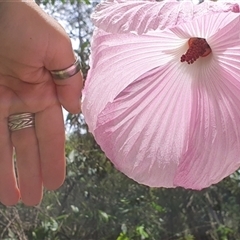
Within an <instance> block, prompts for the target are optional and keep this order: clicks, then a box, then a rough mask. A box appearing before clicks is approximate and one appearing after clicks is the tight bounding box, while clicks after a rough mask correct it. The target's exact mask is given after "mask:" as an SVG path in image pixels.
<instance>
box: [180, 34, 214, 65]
mask: <svg viewBox="0 0 240 240" xmlns="http://www.w3.org/2000/svg"><path fill="white" fill-rule="evenodd" d="M188 46H189V49H188V50H187V52H186V53H185V54H183V55H182V57H181V62H187V63H188V64H192V63H194V62H195V61H196V60H197V59H198V58H199V57H206V56H208V55H209V54H210V53H211V52H212V50H211V48H210V46H209V45H208V43H207V41H206V39H204V38H190V39H189V40H188Z"/></svg>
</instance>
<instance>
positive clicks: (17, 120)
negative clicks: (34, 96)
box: [8, 113, 35, 132]
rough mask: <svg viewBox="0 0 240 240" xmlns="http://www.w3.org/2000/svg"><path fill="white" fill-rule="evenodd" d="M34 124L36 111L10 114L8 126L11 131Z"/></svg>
mask: <svg viewBox="0 0 240 240" xmlns="http://www.w3.org/2000/svg"><path fill="white" fill-rule="evenodd" d="M34 126H35V114H34V113H19V114H13V115H10V116H9V117H8V128H9V130H10V131H11V132H13V131H17V130H21V129H24V128H29V127H34Z"/></svg>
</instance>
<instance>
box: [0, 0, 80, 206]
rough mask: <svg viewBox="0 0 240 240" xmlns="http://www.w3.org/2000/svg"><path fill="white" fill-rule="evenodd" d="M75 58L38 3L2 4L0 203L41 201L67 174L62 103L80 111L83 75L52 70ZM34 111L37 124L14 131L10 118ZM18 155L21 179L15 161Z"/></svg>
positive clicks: (56, 26)
mask: <svg viewBox="0 0 240 240" xmlns="http://www.w3.org/2000/svg"><path fill="white" fill-rule="evenodd" d="M74 62H75V56H74V53H73V50H72V46H71V42H70V39H69V37H68V36H67V34H66V33H65V31H64V30H63V28H62V27H61V26H60V25H59V24H58V23H57V22H56V21H55V20H54V19H53V18H51V17H50V16H48V15H47V14H45V13H44V12H43V11H42V10H41V9H40V8H39V7H38V6H37V4H35V3H34V2H21V1H19V2H16V1H15V2H1V3H0V133H1V135H0V201H1V202H2V203H3V204H5V205H14V204H16V203H17V202H18V201H19V199H20V198H21V200H22V202H23V203H24V204H26V205H36V204H38V203H39V202H40V201H41V198H42V189H43V187H45V188H46V189H48V190H53V189H56V188H58V187H59V186H60V185H61V184H62V183H63V181H64V178H65V153H64V142H65V131H64V121H63V115H62V110H61V105H62V106H63V107H64V108H65V109H67V110H68V111H69V112H71V113H78V112H79V111H80V95H81V89H82V75H81V73H77V74H76V75H74V76H72V77H70V78H68V79H66V80H54V79H53V78H52V75H51V74H50V72H49V70H58V69H65V68H67V67H69V66H70V65H72V64H73V63H74ZM25 112H29V113H35V127H30V128H26V129H21V130H18V131H14V132H10V131H9V129H8V117H9V115H11V114H17V113H25ZM13 147H14V148H15V153H16V166H17V177H16V174H15V170H14V162H13V160H12V156H13Z"/></svg>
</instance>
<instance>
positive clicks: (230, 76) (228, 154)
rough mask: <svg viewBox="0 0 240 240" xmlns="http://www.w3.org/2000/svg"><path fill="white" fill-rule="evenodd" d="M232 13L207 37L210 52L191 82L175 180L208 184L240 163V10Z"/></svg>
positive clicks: (193, 184) (183, 183)
mask: <svg viewBox="0 0 240 240" xmlns="http://www.w3.org/2000/svg"><path fill="white" fill-rule="evenodd" d="M234 18H235V19H232V21H231V22H229V19H230V17H229V16H228V17H227V16H226V18H225V19H224V22H225V24H226V26H225V27H223V28H222V29H221V30H220V31H218V32H217V33H216V34H214V35H213V36H211V37H210V38H209V42H211V46H212V50H213V55H214V56H213V60H212V63H211V64H208V65H207V67H206V68H205V69H204V70H203V71H202V72H201V75H202V76H201V79H202V80H201V81H200V80H199V81H196V82H195V84H194V85H193V98H192V102H193V114H192V119H191V130H190V135H189V146H188V150H187V151H186V153H185V154H184V156H183V158H182V161H181V162H180V165H179V167H178V170H177V175H176V177H175V179H174V183H175V184H176V185H179V186H184V187H187V188H195V189H201V188H203V187H208V186H210V185H211V184H214V183H217V182H219V181H221V180H222V179H223V178H224V177H226V176H228V175H230V174H231V173H233V172H234V171H236V170H237V169H238V168H239V166H240V139H239V138H240V111H239V106H240V66H239V62H240V55H239V52H240V35H239V23H240V17H239V14H237V15H235V14H234ZM203 79H204V80H203Z"/></svg>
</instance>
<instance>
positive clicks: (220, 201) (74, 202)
mask: <svg viewBox="0 0 240 240" xmlns="http://www.w3.org/2000/svg"><path fill="white" fill-rule="evenodd" d="M42 3H43V4H45V5H44V6H45V8H46V10H47V11H48V13H50V14H52V15H53V16H54V17H55V18H57V19H58V20H59V21H60V22H62V23H64V24H65V27H66V30H67V31H68V33H69V35H70V36H71V38H72V39H73V41H74V42H75V50H76V52H77V53H78V54H79V55H80V57H81V59H82V61H83V63H84V64H83V71H84V75H85V76H86V74H87V70H88V56H89V42H90V41H89V39H90V36H91V32H92V26H91V24H90V20H89V15H90V13H91V9H92V7H93V5H92V4H89V2H86V1H85V2H84V1H77V0H75V1H70V3H71V4H70V3H66V4H62V2H55V3H54V5H52V4H49V1H48V2H47V1H42ZM86 3H87V5H86ZM42 6H43V5H42ZM79 9H80V10H79ZM76 43H77V44H76ZM67 128H68V129H69V134H68V139H67V143H66V159H67V178H66V181H65V183H64V185H63V186H62V187H61V188H60V189H59V190H58V191H55V192H48V191H46V192H45V194H44V199H43V202H42V204H41V205H40V206H36V207H26V206H24V205H22V204H19V205H17V206H16V207H4V206H0V214H1V217H0V239H11V240H13V239H19V240H27V239H33V240H48V239H49V240H67V239H71V240H75V239H76V240H77V239H81V240H145V239H146V240H203V239H204V240H237V239H240V215H239V212H240V205H239V202H240V188H239V186H240V174H239V172H236V173H234V174H233V175H232V176H231V177H229V178H226V179H224V180H223V181H222V182H221V183H219V184H217V185H215V186H212V187H210V188H208V189H205V190H202V191H192V190H184V189H182V188H176V189H154V188H149V187H146V186H142V185H139V184H137V183H135V182H133V181H132V180H131V179H128V178H127V177H125V176H124V175H123V174H121V173H120V172H118V171H117V170H116V169H115V168H114V166H113V165H112V164H111V163H110V161H108V159H107V158H106V157H105V155H104V154H103V153H102V152H101V150H100V148H99V146H98V145H97V144H96V142H95V141H94V139H93V137H92V136H91V134H90V133H88V128H87V126H86V124H85V122H84V118H83V116H82V115H81V114H80V115H68V117H67Z"/></svg>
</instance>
